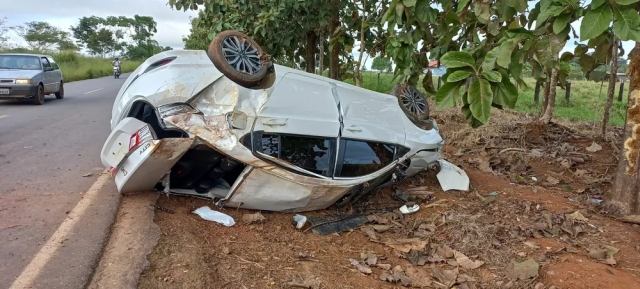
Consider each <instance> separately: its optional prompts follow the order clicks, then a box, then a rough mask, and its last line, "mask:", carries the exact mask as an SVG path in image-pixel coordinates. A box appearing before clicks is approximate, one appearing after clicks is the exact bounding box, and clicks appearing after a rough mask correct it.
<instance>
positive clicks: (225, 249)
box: [222, 247, 231, 255]
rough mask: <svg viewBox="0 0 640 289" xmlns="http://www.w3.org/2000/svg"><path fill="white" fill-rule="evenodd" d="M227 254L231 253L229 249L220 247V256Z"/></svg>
mask: <svg viewBox="0 0 640 289" xmlns="http://www.w3.org/2000/svg"><path fill="white" fill-rule="evenodd" d="M229 253H231V250H230V249H229V247H222V254H225V255H227V254H229Z"/></svg>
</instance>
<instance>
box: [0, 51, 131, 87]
mask: <svg viewBox="0 0 640 289" xmlns="http://www.w3.org/2000/svg"><path fill="white" fill-rule="evenodd" d="M2 52H10V53H38V52H33V51H29V50H27V49H24V48H18V49H12V50H9V51H2ZM44 54H47V55H51V57H53V60H54V61H55V62H56V63H58V66H60V70H61V71H62V75H63V77H64V81H65V82H71V81H78V80H85V79H92V78H98V77H104V76H110V75H112V74H113V70H112V67H111V60H112V59H107V58H101V57H88V56H84V55H81V54H79V53H77V52H74V51H61V52H54V53H44ZM141 63H142V61H135V60H126V59H122V72H123V73H125V72H132V71H134V70H136V68H138V66H139V65H140V64H141Z"/></svg>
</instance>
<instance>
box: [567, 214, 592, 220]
mask: <svg viewBox="0 0 640 289" xmlns="http://www.w3.org/2000/svg"><path fill="white" fill-rule="evenodd" d="M567 218H568V219H571V220H576V221H582V222H589V219H587V218H586V217H585V216H584V215H582V213H580V211H575V212H573V213H571V214H567Z"/></svg>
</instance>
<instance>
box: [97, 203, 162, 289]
mask: <svg viewBox="0 0 640 289" xmlns="http://www.w3.org/2000/svg"><path fill="white" fill-rule="evenodd" d="M158 196H159V195H158V193H157V192H155V193H154V192H146V193H137V194H129V195H125V196H123V198H122V203H121V205H120V210H119V212H118V216H117V218H116V222H115V224H114V226H113V230H112V233H111V237H110V238H109V241H108V243H107V246H106V247H105V250H104V253H103V255H102V258H101V260H100V262H99V264H98V267H97V268H96V271H95V274H94V275H93V279H92V280H91V283H90V284H89V286H88V287H87V288H89V289H98V288H121V289H126V288H132V289H133V288H137V287H138V280H139V279H140V274H142V272H143V271H144V269H145V268H146V267H147V266H149V261H148V260H147V255H148V254H149V253H151V252H152V251H153V249H154V248H155V246H156V244H157V243H158V240H159V239H160V228H159V227H158V225H156V224H155V223H154V221H153V219H154V216H155V209H154V206H155V204H156V200H157V199H158Z"/></svg>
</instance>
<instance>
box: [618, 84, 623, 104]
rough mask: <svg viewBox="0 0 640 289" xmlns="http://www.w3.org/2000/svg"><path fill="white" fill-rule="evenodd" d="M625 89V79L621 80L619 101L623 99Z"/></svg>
mask: <svg viewBox="0 0 640 289" xmlns="http://www.w3.org/2000/svg"><path fill="white" fill-rule="evenodd" d="M623 91H624V80H622V81H620V92H618V101H622V92H623Z"/></svg>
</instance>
